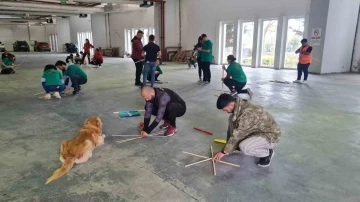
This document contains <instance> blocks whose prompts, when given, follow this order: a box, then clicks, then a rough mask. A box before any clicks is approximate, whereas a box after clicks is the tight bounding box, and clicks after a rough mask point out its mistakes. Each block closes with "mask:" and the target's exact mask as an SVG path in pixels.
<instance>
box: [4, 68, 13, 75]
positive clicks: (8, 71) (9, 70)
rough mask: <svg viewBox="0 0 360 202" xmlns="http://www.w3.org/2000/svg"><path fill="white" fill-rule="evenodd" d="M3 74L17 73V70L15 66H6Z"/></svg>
mask: <svg viewBox="0 0 360 202" xmlns="http://www.w3.org/2000/svg"><path fill="white" fill-rule="evenodd" d="M1 74H15V71H14V69H13V68H5V69H2V70H1Z"/></svg>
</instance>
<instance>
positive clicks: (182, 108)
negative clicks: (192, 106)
mask: <svg viewBox="0 0 360 202" xmlns="http://www.w3.org/2000/svg"><path fill="white" fill-rule="evenodd" d="M157 112H158V108H157V107H155V106H154V107H153V111H152V115H154V116H156V115H157ZM185 112H186V105H185V104H179V103H175V102H169V103H168V105H167V106H166V110H165V114H164V117H163V120H165V121H169V123H170V125H171V126H173V127H175V128H176V118H177V117H182V116H184V114H185Z"/></svg>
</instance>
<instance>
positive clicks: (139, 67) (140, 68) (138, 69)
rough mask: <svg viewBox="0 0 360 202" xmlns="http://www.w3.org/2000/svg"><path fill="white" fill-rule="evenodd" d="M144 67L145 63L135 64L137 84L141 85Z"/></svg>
mask: <svg viewBox="0 0 360 202" xmlns="http://www.w3.org/2000/svg"><path fill="white" fill-rule="evenodd" d="M133 61H134V63H135V62H138V61H139V60H138V59H133ZM143 66H144V63H143V62H138V63H135V67H136V73H135V84H141V80H140V77H141V73H142V71H143Z"/></svg>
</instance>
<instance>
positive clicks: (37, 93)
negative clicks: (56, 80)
mask: <svg viewBox="0 0 360 202" xmlns="http://www.w3.org/2000/svg"><path fill="white" fill-rule="evenodd" d="M44 93H45V92H41V93H36V94H34V95H41V94H44Z"/></svg>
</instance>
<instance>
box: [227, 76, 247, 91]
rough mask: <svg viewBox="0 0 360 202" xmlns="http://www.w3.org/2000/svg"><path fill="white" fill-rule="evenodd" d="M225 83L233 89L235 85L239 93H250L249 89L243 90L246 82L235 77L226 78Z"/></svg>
mask: <svg viewBox="0 0 360 202" xmlns="http://www.w3.org/2000/svg"><path fill="white" fill-rule="evenodd" d="M224 84H225V85H226V86H227V87H228V88H229V89H230V91H232V90H233V89H234V87H235V90H236V92H237V93H248V91H247V90H243V88H244V87H245V86H246V83H240V82H238V81H236V80H234V79H224Z"/></svg>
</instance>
